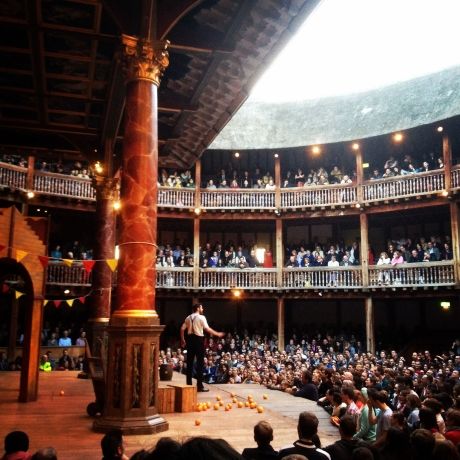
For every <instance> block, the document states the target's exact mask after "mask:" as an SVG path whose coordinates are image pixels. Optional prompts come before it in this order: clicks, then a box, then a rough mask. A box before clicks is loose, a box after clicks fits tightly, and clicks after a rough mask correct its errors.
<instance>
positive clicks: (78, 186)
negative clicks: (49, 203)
mask: <svg viewBox="0 0 460 460" xmlns="http://www.w3.org/2000/svg"><path fill="white" fill-rule="evenodd" d="M34 191H35V192H37V193H42V194H45V195H54V196H63V197H67V198H77V199H80V200H90V201H95V200H96V190H95V189H94V187H93V186H92V183H91V179H83V178H81V177H75V176H68V175H65V174H55V173H46V172H41V171H36V172H35V174H34Z"/></svg>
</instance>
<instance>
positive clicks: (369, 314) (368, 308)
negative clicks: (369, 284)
mask: <svg viewBox="0 0 460 460" xmlns="http://www.w3.org/2000/svg"><path fill="white" fill-rule="evenodd" d="M364 311H365V315H366V350H367V351H368V352H371V353H375V333H374V302H373V300H372V297H366V299H365V300H364Z"/></svg>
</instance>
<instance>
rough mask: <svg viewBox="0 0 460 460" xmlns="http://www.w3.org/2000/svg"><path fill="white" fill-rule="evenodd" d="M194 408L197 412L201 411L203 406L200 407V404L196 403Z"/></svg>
mask: <svg viewBox="0 0 460 460" xmlns="http://www.w3.org/2000/svg"><path fill="white" fill-rule="evenodd" d="M196 410H197V411H198V412H201V411H202V410H203V408H202V407H201V404H198V405H197V406H196Z"/></svg>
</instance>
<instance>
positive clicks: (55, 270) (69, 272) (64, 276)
mask: <svg viewBox="0 0 460 460" xmlns="http://www.w3.org/2000/svg"><path fill="white" fill-rule="evenodd" d="M91 281H92V277H91V272H90V273H88V272H87V271H86V270H85V268H84V267H83V265H82V264H81V263H79V262H74V263H73V264H72V265H71V266H70V267H69V266H67V265H66V264H65V263H64V262H60V261H56V262H53V261H51V262H50V263H49V265H48V266H47V268H46V284H49V285H65V286H91Z"/></svg>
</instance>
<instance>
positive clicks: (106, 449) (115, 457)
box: [101, 430, 128, 460]
mask: <svg viewBox="0 0 460 460" xmlns="http://www.w3.org/2000/svg"><path fill="white" fill-rule="evenodd" d="M101 449H102V456H103V457H102V460H128V457H127V456H126V455H125V447H124V445H123V434H122V432H121V430H111V431H109V432H108V433H107V434H106V435H105V436H104V437H103V438H102V439H101Z"/></svg>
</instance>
